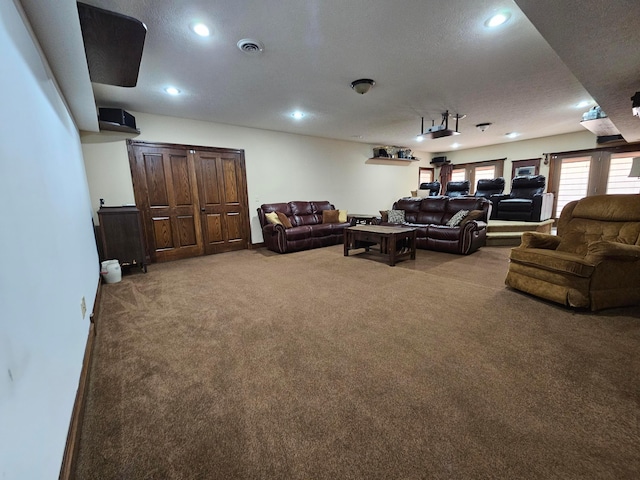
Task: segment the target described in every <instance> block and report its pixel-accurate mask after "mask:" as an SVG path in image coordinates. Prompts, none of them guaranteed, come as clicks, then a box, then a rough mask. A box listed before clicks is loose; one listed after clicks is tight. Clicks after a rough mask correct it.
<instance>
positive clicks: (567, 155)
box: [547, 143, 640, 219]
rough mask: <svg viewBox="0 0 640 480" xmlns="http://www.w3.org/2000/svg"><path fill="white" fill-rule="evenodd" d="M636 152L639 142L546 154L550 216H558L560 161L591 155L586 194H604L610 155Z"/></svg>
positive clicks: (639, 147)
mask: <svg viewBox="0 0 640 480" xmlns="http://www.w3.org/2000/svg"><path fill="white" fill-rule="evenodd" d="M626 153H629V154H631V153H638V154H640V144H638V143H636V144H629V145H622V146H618V147H602V148H594V149H588V150H573V151H568V152H557V153H549V154H547V158H548V159H549V179H548V184H547V191H548V192H551V193H553V210H552V212H551V217H552V218H556V219H557V218H559V217H560V213H561V212H558V211H557V208H558V190H559V186H560V171H561V165H562V161H563V160H565V159H571V158H577V157H591V160H590V167H589V178H588V180H587V189H586V191H587V193H586V196H587V197H590V196H593V195H604V194H606V192H607V186H608V182H609V169H610V166H611V157H612V156H614V155H618V154H626Z"/></svg>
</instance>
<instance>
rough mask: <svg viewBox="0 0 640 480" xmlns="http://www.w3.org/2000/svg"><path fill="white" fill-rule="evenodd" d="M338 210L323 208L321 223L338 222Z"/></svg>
mask: <svg viewBox="0 0 640 480" xmlns="http://www.w3.org/2000/svg"><path fill="white" fill-rule="evenodd" d="M339 218H340V212H339V211H338V210H323V212H322V223H338V219H339Z"/></svg>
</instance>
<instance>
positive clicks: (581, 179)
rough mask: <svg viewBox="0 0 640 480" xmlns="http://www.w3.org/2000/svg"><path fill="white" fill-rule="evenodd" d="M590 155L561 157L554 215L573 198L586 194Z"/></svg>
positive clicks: (557, 214)
mask: <svg viewBox="0 0 640 480" xmlns="http://www.w3.org/2000/svg"><path fill="white" fill-rule="evenodd" d="M590 167H591V157H575V158H563V159H562V163H561V164H560V184H559V186H558V203H557V207H556V216H557V217H560V213H561V212H562V209H563V208H564V207H565V205H566V204H567V203H569V202H572V201H573V200H580V199H581V198H584V197H586V196H587V185H588V183H589V170H590Z"/></svg>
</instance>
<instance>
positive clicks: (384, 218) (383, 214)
mask: <svg viewBox="0 0 640 480" xmlns="http://www.w3.org/2000/svg"><path fill="white" fill-rule="evenodd" d="M380 221H382V222H385V223H386V222H388V221H389V210H380Z"/></svg>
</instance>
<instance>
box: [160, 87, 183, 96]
mask: <svg viewBox="0 0 640 480" xmlns="http://www.w3.org/2000/svg"><path fill="white" fill-rule="evenodd" d="M164 91H165V92H167V93H168V94H169V95H173V96H175V95H180V90H178V89H177V88H176V87H167V88H165V89H164Z"/></svg>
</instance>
